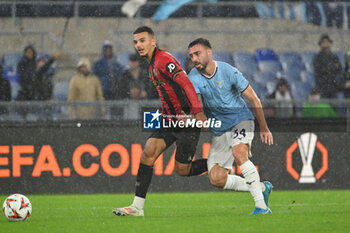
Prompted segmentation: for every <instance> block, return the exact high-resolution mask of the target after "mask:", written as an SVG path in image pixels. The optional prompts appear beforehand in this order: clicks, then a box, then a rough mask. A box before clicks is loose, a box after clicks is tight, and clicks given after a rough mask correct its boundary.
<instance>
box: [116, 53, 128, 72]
mask: <svg viewBox="0 0 350 233" xmlns="http://www.w3.org/2000/svg"><path fill="white" fill-rule="evenodd" d="M130 54H131V53H127V52H126V53H117V55H116V57H117V62H118V63H119V64H121V65H122V66H123V67H124V69H127V68H128V67H129V56H130Z"/></svg>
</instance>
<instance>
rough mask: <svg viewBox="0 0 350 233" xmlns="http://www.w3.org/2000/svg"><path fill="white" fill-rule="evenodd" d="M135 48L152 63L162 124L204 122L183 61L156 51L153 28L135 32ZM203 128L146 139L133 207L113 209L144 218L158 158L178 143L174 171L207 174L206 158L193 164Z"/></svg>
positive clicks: (159, 132)
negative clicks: (160, 107)
mask: <svg viewBox="0 0 350 233" xmlns="http://www.w3.org/2000/svg"><path fill="white" fill-rule="evenodd" d="M133 37H134V47H135V49H136V51H137V52H138V54H139V55H140V56H141V57H144V58H145V59H146V60H147V62H148V63H149V70H148V71H149V76H150V78H151V80H152V82H153V84H154V85H155V86H156V88H157V91H158V94H159V96H160V98H161V100H162V103H163V105H162V114H160V115H161V116H162V122H163V121H167V122H168V123H170V122H176V121H182V120H184V119H183V118H185V117H186V116H190V115H192V116H194V117H195V119H196V120H197V121H201V122H204V121H206V120H207V119H206V117H205V115H204V113H203V111H202V108H201V105H200V102H199V100H198V97H197V95H196V92H195V90H194V87H193V85H192V83H191V82H190V80H189V79H188V77H187V75H186V73H185V72H184V71H183V69H182V67H181V65H180V62H179V61H178V60H177V59H176V58H175V57H174V56H172V55H171V54H170V53H168V52H165V51H162V50H160V49H158V48H157V46H156V45H157V39H156V37H155V35H154V32H153V30H152V29H151V28H150V27H147V26H142V27H139V28H137V29H136V30H135V31H134V33H133ZM199 134H200V128H196V127H183V128H180V127H170V128H165V127H164V128H162V127H161V128H160V129H157V130H156V131H155V132H154V133H153V134H152V135H151V136H150V137H149V138H148V140H147V142H146V145H145V148H144V151H143V152H142V154H141V160H140V167H139V170H138V173H137V177H136V192H135V198H134V202H133V203H132V205H131V206H128V207H123V208H115V209H113V213H114V214H116V215H118V216H144V210H143V207H144V202H145V198H146V194H147V190H148V187H149V185H150V183H151V179H152V175H153V164H154V163H155V161H156V160H157V158H158V156H159V155H160V154H162V153H163V151H165V150H166V149H167V148H168V147H169V146H171V145H172V144H173V143H174V142H176V147H177V148H176V155H175V170H176V173H177V174H178V175H180V176H196V175H200V174H202V173H203V172H206V171H208V168H207V159H198V160H195V161H192V159H193V156H194V153H195V150H196V146H197V143H198V140H199Z"/></svg>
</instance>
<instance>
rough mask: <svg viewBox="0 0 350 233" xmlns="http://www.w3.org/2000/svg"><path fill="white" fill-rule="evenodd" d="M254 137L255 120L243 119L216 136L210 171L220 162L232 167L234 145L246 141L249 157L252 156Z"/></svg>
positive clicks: (221, 164) (209, 165)
mask: <svg viewBox="0 0 350 233" xmlns="http://www.w3.org/2000/svg"><path fill="white" fill-rule="evenodd" d="M253 138H254V121H253V120H247V121H242V122H240V123H239V124H238V125H236V126H235V127H233V128H232V129H231V130H230V131H227V132H225V133H224V134H222V135H220V136H214V137H213V139H212V141H211V146H210V150H209V156H208V172H210V170H211V168H212V167H213V166H214V165H215V164H218V165H219V166H220V167H223V168H226V169H232V165H233V162H234V158H233V155H232V147H234V146H236V145H238V144H240V143H244V144H248V145H249V152H248V153H249V154H248V156H249V158H250V157H252V153H251V149H250V148H251V145H252V141H253Z"/></svg>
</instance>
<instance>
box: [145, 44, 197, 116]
mask: <svg viewBox="0 0 350 233" xmlns="http://www.w3.org/2000/svg"><path fill="white" fill-rule="evenodd" d="M148 71H149V76H150V78H151V79H152V82H153V85H154V86H156V88H157V91H158V94H159V96H160V98H161V100H162V102H163V106H162V114H163V115H164V114H166V115H167V116H176V115H182V114H183V112H184V113H186V114H197V113H199V112H202V108H201V105H200V103H199V100H198V97H197V94H196V91H195V90H194V87H193V85H192V83H191V81H190V80H189V79H188V77H187V75H186V73H185V72H184V71H183V69H182V67H181V64H180V62H179V61H178V60H177V59H176V58H175V57H174V56H173V55H171V54H170V53H168V52H165V51H162V50H159V49H157V48H155V50H154V52H153V56H152V59H151V62H150V65H149V70H148ZM167 118H170V117H167Z"/></svg>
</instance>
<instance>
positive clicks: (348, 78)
mask: <svg viewBox="0 0 350 233" xmlns="http://www.w3.org/2000/svg"><path fill="white" fill-rule="evenodd" d="M339 87H340V90H341V91H343V93H344V97H345V98H350V51H349V52H348V53H347V54H346V65H345V70H344V71H343V73H342V75H341V78H340V83H339Z"/></svg>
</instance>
